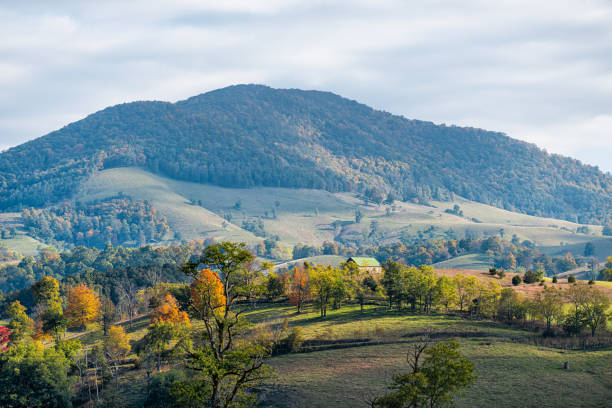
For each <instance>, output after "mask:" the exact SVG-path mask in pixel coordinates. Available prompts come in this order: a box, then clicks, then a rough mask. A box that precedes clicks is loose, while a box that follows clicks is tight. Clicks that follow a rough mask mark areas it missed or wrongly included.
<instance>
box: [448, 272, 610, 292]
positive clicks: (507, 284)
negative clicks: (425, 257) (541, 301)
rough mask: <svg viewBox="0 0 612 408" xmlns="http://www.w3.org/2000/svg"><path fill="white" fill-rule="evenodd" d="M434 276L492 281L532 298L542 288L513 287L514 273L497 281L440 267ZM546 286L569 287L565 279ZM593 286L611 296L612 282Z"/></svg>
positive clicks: (486, 273)
mask: <svg viewBox="0 0 612 408" xmlns="http://www.w3.org/2000/svg"><path fill="white" fill-rule="evenodd" d="M436 274H437V275H439V276H441V275H444V276H450V277H453V276H456V275H458V274H463V275H466V276H476V277H477V278H478V279H480V280H484V281H487V280H488V281H493V282H497V283H499V284H500V285H501V286H502V287H507V288H509V287H511V288H514V289H516V291H518V292H519V293H522V294H524V295H526V296H528V297H532V296H534V295H535V294H536V293H538V292H539V291H541V290H542V289H543V288H544V286H540V284H538V283H531V284H526V283H521V284H519V285H517V286H514V285H513V284H512V277H513V276H514V275H515V274H514V273H511V272H508V273H507V274H506V276H505V277H504V278H503V279H499V277H497V276H492V275H489V273H488V272H487V271H483V270H470V269H460V268H456V269H455V268H441V267H437V268H436ZM546 280H547V281H546V286H554V287H556V288H558V289H561V290H566V289H567V288H568V286H569V284H568V283H567V278H560V279H559V281H558V283H552V281H551V279H550V278H546ZM577 282H578V284H581V285H586V284H587V282H586V281H581V280H578V281H577ZM595 286H596V287H597V288H599V289H601V290H602V291H603V292H605V293H607V294H608V295H609V296H612V282H601V281H597V282H596V283H595Z"/></svg>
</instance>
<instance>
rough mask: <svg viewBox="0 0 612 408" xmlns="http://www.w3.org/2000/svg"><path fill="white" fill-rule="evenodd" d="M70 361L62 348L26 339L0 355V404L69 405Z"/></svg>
mask: <svg viewBox="0 0 612 408" xmlns="http://www.w3.org/2000/svg"><path fill="white" fill-rule="evenodd" d="M69 368H70V360H69V359H68V358H67V357H66V355H65V354H64V353H63V352H62V351H61V350H60V351H58V350H56V349H55V348H45V347H43V345H42V344H40V343H38V342H24V343H21V344H18V345H16V346H15V347H11V348H10V349H9V350H8V351H7V352H5V353H2V354H0V406H2V407H11V408H70V407H72V402H71V400H72V396H73V394H72V392H71V390H70V385H71V383H72V380H71V379H70V377H69V376H68V371H69Z"/></svg>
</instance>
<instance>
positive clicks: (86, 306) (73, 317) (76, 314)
mask: <svg viewBox="0 0 612 408" xmlns="http://www.w3.org/2000/svg"><path fill="white" fill-rule="evenodd" d="M99 314H100V299H99V298H98V295H97V294H96V292H94V291H93V290H91V289H90V288H89V287H87V285H78V286H76V287H74V288H73V289H71V290H70V291H69V292H68V300H67V307H66V312H65V313H64V316H65V317H66V318H67V319H68V325H69V326H70V327H81V328H84V327H85V326H86V325H87V324H88V323H90V322H92V321H95V320H96V319H97V318H98V316H99Z"/></svg>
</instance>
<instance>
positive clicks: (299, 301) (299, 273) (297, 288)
mask: <svg viewBox="0 0 612 408" xmlns="http://www.w3.org/2000/svg"><path fill="white" fill-rule="evenodd" d="M308 291H309V288H308V271H306V270H305V269H299V268H298V267H297V266H296V267H294V268H293V270H292V271H291V288H290V290H289V294H288V295H289V302H290V303H291V304H292V305H295V306H297V311H298V313H300V312H301V311H302V306H303V305H304V302H305V301H306V298H307V297H308Z"/></svg>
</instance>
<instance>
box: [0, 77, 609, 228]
mask: <svg viewBox="0 0 612 408" xmlns="http://www.w3.org/2000/svg"><path fill="white" fill-rule="evenodd" d="M125 166H136V167H141V168H144V169H146V170H148V171H150V172H152V173H155V174H158V175H161V176H165V177H169V178H173V179H177V180H183V181H192V182H197V183H208V184H213V185H218V186H224V187H240V188H249V187H256V186H268V187H290V188H310V189H319V190H326V191H329V192H343V191H352V192H357V193H360V194H363V195H364V196H365V197H367V198H369V199H370V200H372V201H375V202H377V201H382V200H383V199H385V198H387V197H389V198H391V197H392V198H395V199H398V200H402V201H413V202H427V201H429V200H438V201H440V200H447V199H452V198H453V197H454V196H455V195H459V196H461V197H464V198H466V199H469V200H472V201H477V202H481V203H485V204H489V205H493V206H497V207H499V208H504V209H507V210H511V211H517V212H522V213H526V214H531V215H536V216H547V217H554V218H560V219H566V220H570V221H577V222H580V223H597V224H602V223H605V222H608V221H609V219H608V217H609V214H610V213H611V210H612V176H611V175H610V174H604V173H602V172H601V171H599V169H598V168H597V167H593V166H588V165H584V164H582V163H581V162H579V161H577V160H574V159H571V158H567V157H563V156H559V155H551V154H548V153H546V152H545V151H543V150H541V149H539V148H538V147H537V146H535V145H533V144H528V143H525V142H521V141H518V140H515V139H512V138H510V137H507V136H506V135H504V134H502V133H497V132H489V131H485V130H482V129H475V128H463V127H457V126H445V125H436V124H433V123H431V122H424V121H419V120H409V119H406V118H404V117H401V116H396V115H392V114H389V113H386V112H382V111H377V110H374V109H372V108H370V107H368V106H366V105H363V104H360V103H357V102H355V101H352V100H348V99H345V98H342V97H340V96H338V95H335V94H332V93H329V92H319V91H302V90H297V89H273V88H269V87H266V86H261V85H238V86H231V87H228V88H223V89H219V90H216V91H212V92H208V93H205V94H201V95H198V96H195V97H192V98H189V99H187V100H185V101H181V102H177V103H174V104H172V103H167V102H133V103H126V104H121V105H117V106H113V107H110V108H107V109H104V110H102V111H100V112H97V113H94V114H92V115H90V116H88V117H86V118H85V119H83V120H80V121H78V122H75V123H72V124H70V125H68V126H66V127H64V128H62V129H59V130H57V131H55V132H52V133H49V134H47V135H45V136H43V137H40V138H38V139H35V140H32V141H30V142H28V143H24V144H22V145H20V146H17V147H14V148H12V149H10V150H8V151H6V152H4V153H2V154H0V210H4V211H8V210H18V209H21V208H23V207H29V206H32V207H45V206H49V205H51V204H54V203H57V202H59V201H61V200H64V199H67V198H71V197H73V196H74V195H75V194H76V192H77V191H78V189H79V186H81V185H82V184H83V183H84V182H85V181H86V180H88V179H89V178H90V177H91V175H92V174H94V173H96V172H97V171H100V170H104V169H111V168H117V167H125Z"/></svg>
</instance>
